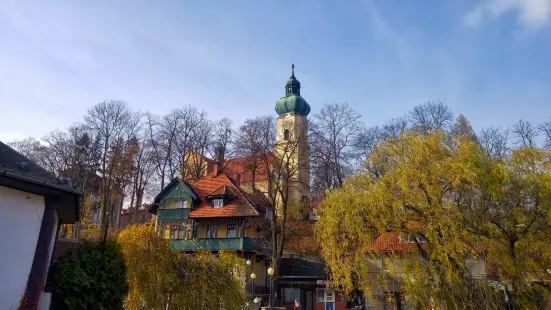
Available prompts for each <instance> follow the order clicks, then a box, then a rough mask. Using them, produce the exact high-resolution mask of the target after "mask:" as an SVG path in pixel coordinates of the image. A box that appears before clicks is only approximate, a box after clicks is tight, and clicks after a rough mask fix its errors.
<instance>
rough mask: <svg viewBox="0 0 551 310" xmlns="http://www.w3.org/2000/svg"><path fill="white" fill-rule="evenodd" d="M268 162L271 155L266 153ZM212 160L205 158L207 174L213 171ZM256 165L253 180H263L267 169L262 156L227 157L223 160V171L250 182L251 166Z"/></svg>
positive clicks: (271, 158) (270, 159) (251, 176)
mask: <svg viewBox="0 0 551 310" xmlns="http://www.w3.org/2000/svg"><path fill="white" fill-rule="evenodd" d="M267 159H268V163H271V162H272V160H273V157H272V155H271V154H269V155H268V158H267ZM214 164H215V163H214V161H213V160H210V159H208V160H207V174H212V172H213V171H214ZM254 165H256V171H255V175H256V176H255V182H259V181H265V180H267V179H268V169H267V167H266V161H265V159H264V158H263V157H262V156H256V157H255V156H251V157H238V158H232V159H227V160H225V161H224V163H223V166H224V172H225V173H226V174H227V175H230V176H232V177H233V176H235V175H239V176H240V178H241V180H240V182H242V183H248V182H251V181H252V179H253V173H252V171H251V170H252V167H253V166H254Z"/></svg>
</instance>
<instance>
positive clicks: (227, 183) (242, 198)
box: [189, 172, 259, 218]
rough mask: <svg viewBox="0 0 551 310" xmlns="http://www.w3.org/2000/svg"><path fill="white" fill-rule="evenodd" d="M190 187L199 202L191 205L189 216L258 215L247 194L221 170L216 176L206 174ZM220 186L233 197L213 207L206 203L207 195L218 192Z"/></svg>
mask: <svg viewBox="0 0 551 310" xmlns="http://www.w3.org/2000/svg"><path fill="white" fill-rule="evenodd" d="M192 187H193V188H194V189H195V191H196V192H197V193H198V195H199V196H200V197H201V202H200V203H198V204H197V205H195V206H194V207H193V209H192V210H191V212H190V214H189V218H216V217H245V216H258V215H259V213H258V212H257V211H256V208H255V207H254V204H253V203H252V201H251V200H250V199H249V198H248V197H247V195H246V194H245V193H244V192H243V191H241V190H240V189H239V188H238V187H237V185H236V184H235V183H234V182H233V181H232V180H231V179H230V178H229V177H228V176H227V175H226V174H225V173H223V172H222V173H219V174H217V175H216V176H212V175H211V174H209V175H206V176H204V177H203V178H201V179H199V180H198V181H197V182H195V183H194V184H192ZM221 188H224V192H225V191H226V190H229V191H231V192H233V193H234V194H235V197H234V198H233V199H230V200H229V201H228V202H227V203H226V204H225V205H224V206H223V207H221V208H213V207H212V206H211V205H210V204H209V203H208V201H207V197H209V196H211V194H212V193H215V192H218V190H220V189H221Z"/></svg>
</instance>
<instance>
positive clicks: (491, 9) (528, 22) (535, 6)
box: [463, 0, 551, 32]
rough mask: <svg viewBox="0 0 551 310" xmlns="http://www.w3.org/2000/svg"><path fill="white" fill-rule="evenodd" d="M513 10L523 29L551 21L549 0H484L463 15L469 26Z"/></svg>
mask: <svg viewBox="0 0 551 310" xmlns="http://www.w3.org/2000/svg"><path fill="white" fill-rule="evenodd" d="M511 12H514V13H515V14H516V15H517V22H518V24H519V25H520V26H521V27H522V29H523V30H524V31H529V32H533V31H537V30H539V29H541V28H543V27H545V26H547V25H549V23H550V22H551V0H484V2H483V3H480V4H478V5H476V6H475V7H474V8H473V9H472V10H471V11H470V12H469V13H467V14H466V15H465V16H464V17H463V22H464V23H465V24H467V25H469V26H478V25H480V24H481V23H483V22H484V20H485V19H489V18H497V17H500V16H502V15H504V14H506V13H511Z"/></svg>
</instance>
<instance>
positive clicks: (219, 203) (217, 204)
mask: <svg viewBox="0 0 551 310" xmlns="http://www.w3.org/2000/svg"><path fill="white" fill-rule="evenodd" d="M212 205H213V207H215V208H222V207H223V206H224V199H214V200H213V201H212Z"/></svg>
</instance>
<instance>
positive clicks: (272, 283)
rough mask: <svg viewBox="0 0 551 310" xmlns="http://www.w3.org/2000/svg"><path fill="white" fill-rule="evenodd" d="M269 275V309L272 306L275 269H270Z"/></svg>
mask: <svg viewBox="0 0 551 310" xmlns="http://www.w3.org/2000/svg"><path fill="white" fill-rule="evenodd" d="M268 275H269V276H270V298H268V307H271V306H272V289H273V286H274V277H273V275H274V268H273V267H270V268H268Z"/></svg>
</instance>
